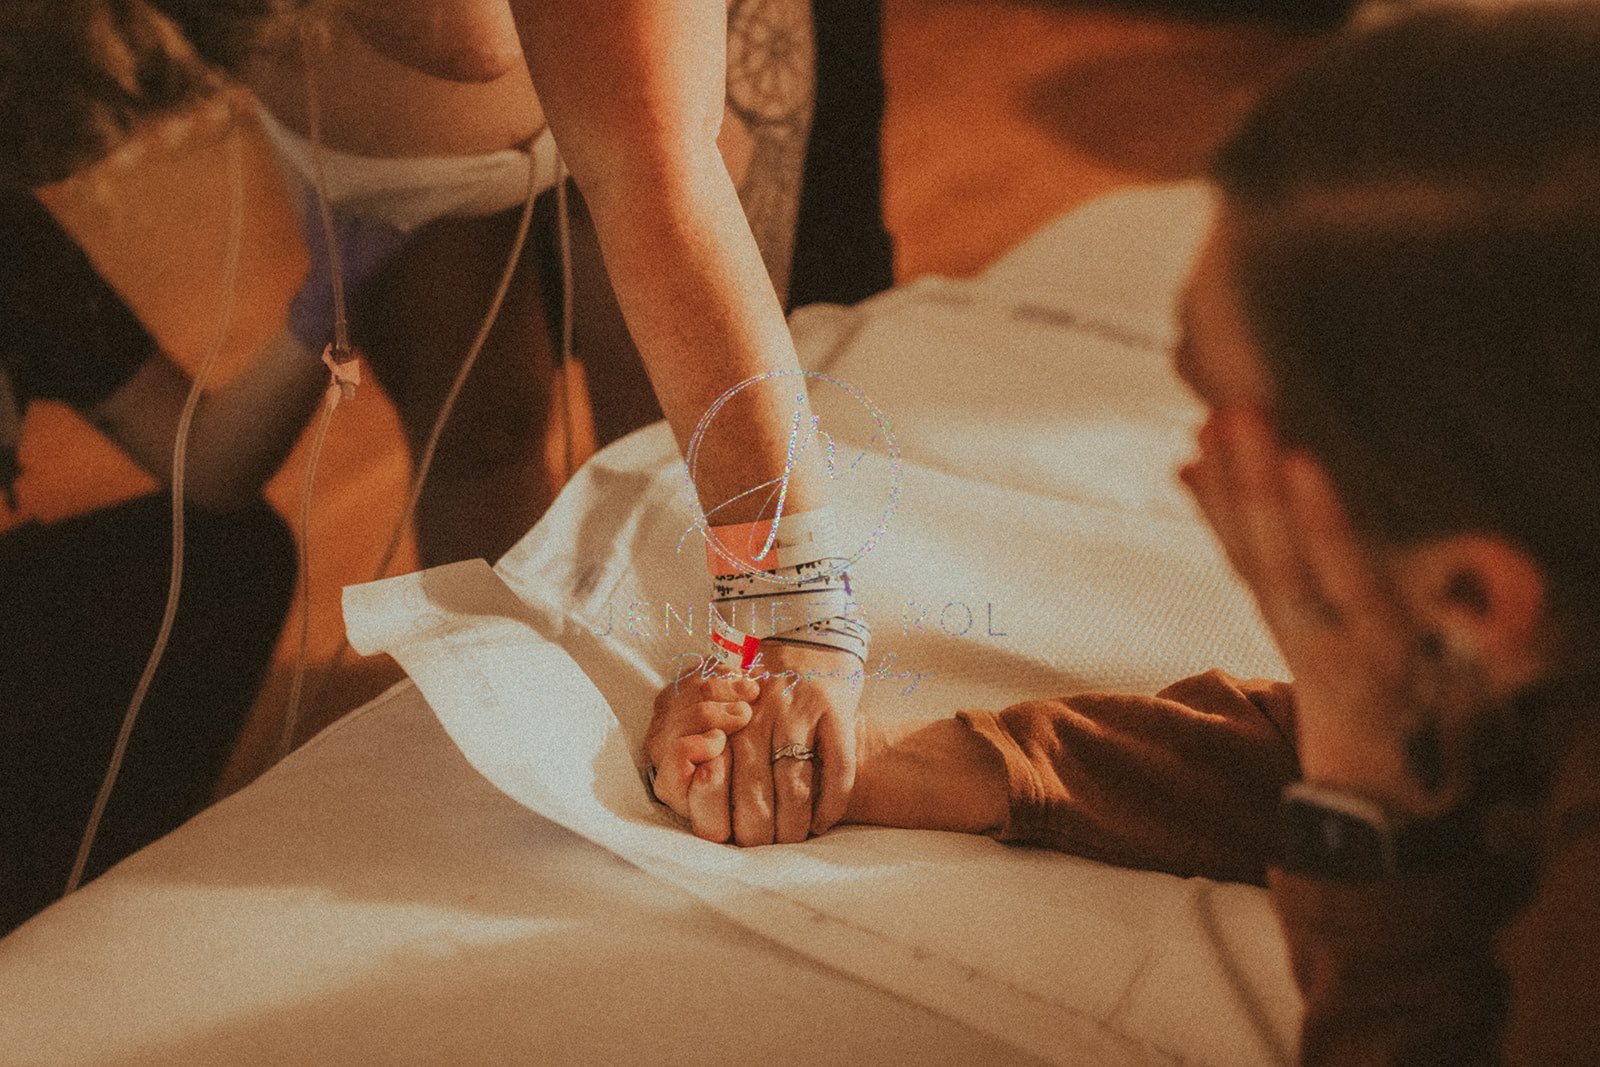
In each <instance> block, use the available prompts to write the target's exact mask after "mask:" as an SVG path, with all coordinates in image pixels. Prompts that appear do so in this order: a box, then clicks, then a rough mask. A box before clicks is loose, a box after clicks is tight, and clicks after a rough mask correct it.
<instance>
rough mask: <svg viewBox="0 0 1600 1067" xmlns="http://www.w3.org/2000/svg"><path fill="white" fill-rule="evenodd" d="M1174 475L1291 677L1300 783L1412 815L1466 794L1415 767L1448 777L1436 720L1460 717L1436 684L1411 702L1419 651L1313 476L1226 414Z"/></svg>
mask: <svg viewBox="0 0 1600 1067" xmlns="http://www.w3.org/2000/svg"><path fill="white" fill-rule="evenodd" d="M1179 476H1180V478H1181V479H1182V481H1183V482H1184V484H1185V485H1187V486H1188V487H1189V489H1190V490H1191V492H1192V493H1193V494H1194V497H1195V499H1196V501H1197V502H1198V503H1199V505H1200V509H1201V511H1202V512H1204V514H1205V517H1206V519H1207V521H1208V522H1209V523H1210V524H1211V527H1212V529H1213V530H1215V531H1216V534H1217V537H1218V538H1219V539H1220V540H1221V542H1222V546H1223V549H1224V550H1225V551H1226V553H1227V556H1228V560H1229V562H1231V563H1232V564H1233V566H1234V568H1235V569H1236V570H1237V571H1238V572H1239V574H1240V575H1241V576H1242V577H1243V578H1244V580H1245V582H1246V584H1247V585H1249V587H1250V589H1251V591H1252V592H1253V593H1254V594H1255V598H1256V603H1257V605H1258V606H1259V607H1260V609H1261V614H1262V616H1263V617H1264V618H1265V620H1266V623H1267V627H1268V629H1269V630H1271V632H1272V635H1273V637H1274V638H1275V639H1276V641H1277V644H1278V648H1279V650H1280V651H1281V652H1282V653H1283V657H1284V661H1285V662H1286V663H1288V665H1289V668H1290V670H1291V672H1292V673H1293V676H1294V682H1295V691H1296V707H1297V723H1296V732H1297V734H1298V742H1299V744H1298V748H1299V757H1300V766H1301V771H1302V774H1303V775H1304V777H1305V778H1306V780H1307V781H1314V782H1319V783H1322V784H1327V785H1332V786H1337V787H1340V788H1347V789H1350V790H1352V791H1355V792H1359V793H1363V794H1366V795H1369V796H1371V797H1372V798H1373V799H1375V800H1378V801H1380V802H1383V803H1385V804H1387V805H1389V806H1391V807H1393V808H1395V809H1397V810H1400V811H1404V812H1409V813H1413V814H1418V815H1421V814H1428V813H1432V812H1438V811H1441V810H1444V809H1446V808H1448V807H1450V806H1451V804H1453V803H1454V802H1455V800H1457V799H1459V796H1460V794H1461V792H1462V791H1463V788H1464V785H1465V783H1464V782H1463V781H1461V780H1460V777H1459V776H1453V777H1451V776H1447V777H1445V778H1436V777H1434V776H1433V775H1431V774H1430V768H1429V766H1428V764H1429V763H1430V760H1431V762H1432V763H1433V764H1434V765H1435V766H1442V767H1443V768H1449V767H1451V766H1452V764H1451V763H1450V762H1449V761H1448V760H1443V751H1444V746H1446V745H1448V744H1450V743H1451V742H1452V741H1453V740H1454V739H1456V738H1459V737H1460V736H1461V734H1462V732H1463V727H1464V723H1462V722H1461V721H1460V719H1461V716H1460V715H1459V714H1457V715H1456V716H1455V718H1454V721H1451V719H1450V718H1449V716H1450V715H1451V712H1452V711H1454V712H1457V713H1459V712H1461V711H1463V710H1465V709H1464V708H1463V707H1462V706H1461V705H1460V703H1459V702H1458V703H1457V704H1456V705H1455V706H1454V707H1452V706H1451V703H1450V702H1449V701H1447V700H1445V699H1444V693H1443V692H1442V689H1441V687H1439V686H1437V685H1436V686H1434V687H1433V688H1434V691H1433V692H1432V693H1431V694H1428V693H1425V692H1424V691H1423V690H1424V687H1423V686H1422V685H1421V684H1420V683H1419V679H1421V678H1422V677H1424V675H1425V673H1426V670H1427V668H1428V664H1427V662H1426V661H1427V660H1428V659H1429V658H1430V653H1427V652H1424V651H1423V650H1424V649H1425V648H1426V647H1427V646H1426V643H1425V642H1424V641H1421V640H1419V634H1418V628H1417V627H1416V625H1415V624H1414V622H1413V620H1412V619H1411V618H1410V617H1409V615H1408V612H1407V610H1406V607H1405V604H1404V603H1403V601H1402V599H1401V598H1400V596H1399V593H1398V590H1397V589H1396V587H1395V585H1394V583H1393V581H1392V580H1391V578H1390V576H1389V575H1388V574H1387V573H1386V572H1385V570H1384V568H1383V567H1382V566H1381V565H1380V564H1379V563H1378V561H1377V559H1376V558H1375V556H1374V554H1373V552H1372V550H1371V549H1370V548H1369V547H1368V546H1366V545H1365V544H1363V542H1362V541H1361V539H1360V538H1359V537H1358V535H1357V534H1356V532H1355V530H1354V529H1353V528H1352V526H1351V524H1350V521H1349V519H1348V517H1347V515H1346V513H1345V509H1344V506H1343V504H1342V503H1341V502H1340V500H1339V497H1338V495H1337V492H1336V491H1335V489H1334V487H1333V485H1332V483H1331V481H1330V480H1329V478H1328V476H1327V474H1326V472H1325V471H1324V470H1323V469H1322V467H1321V465H1320V464H1319V463H1318V462H1317V461H1316V460H1315V459H1313V458H1312V457H1310V456H1309V455H1306V454H1304V453H1286V452H1285V451H1284V450H1283V449H1282V448H1281V446H1280V445H1279V443H1278V442H1277V440H1276V438H1275V436H1274V434H1273V433H1272V431H1271V430H1270V429H1269V428H1268V426H1267V425H1266V423H1265V421H1264V420H1263V418H1262V417H1261V416H1260V415H1259V414H1258V413H1256V412H1253V411H1246V410H1233V411H1228V412H1222V413H1218V414H1217V415H1215V416H1213V418H1212V420H1211V421H1210V422H1208V423H1207V425H1206V426H1205V427H1204V428H1203V429H1202V430H1201V433H1200V457H1199V459H1198V460H1196V461H1195V462H1193V463H1191V464H1190V465H1189V466H1187V467H1185V468H1184V469H1183V470H1182V471H1181V472H1180V475H1179ZM1431 656H1432V658H1433V659H1435V660H1437V659H1438V650H1437V648H1434V649H1432V650H1431ZM1441 761H1442V762H1441ZM1461 765H1462V761H1457V762H1456V763H1455V764H1454V766H1456V767H1460V766H1461ZM1430 778H1434V780H1432V781H1429V780H1428V779H1430Z"/></svg>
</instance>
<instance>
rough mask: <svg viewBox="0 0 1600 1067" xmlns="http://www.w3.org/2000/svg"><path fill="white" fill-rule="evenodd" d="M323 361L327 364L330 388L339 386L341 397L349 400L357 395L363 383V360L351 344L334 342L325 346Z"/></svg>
mask: <svg viewBox="0 0 1600 1067" xmlns="http://www.w3.org/2000/svg"><path fill="white" fill-rule="evenodd" d="M322 362H323V363H324V364H326V365H327V368H328V374H329V376H330V377H331V379H332V380H331V381H330V382H329V383H328V388H329V389H330V390H332V389H333V388H334V387H338V390H339V399H340V400H349V399H351V398H352V397H354V396H355V395H356V386H358V385H360V384H361V361H360V360H359V359H357V358H356V353H355V350H354V349H352V348H350V347H349V346H344V347H335V346H334V344H333V343H332V342H329V343H328V344H327V345H324V346H323V349H322Z"/></svg>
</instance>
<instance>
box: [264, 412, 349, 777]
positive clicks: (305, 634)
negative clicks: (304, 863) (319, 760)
mask: <svg viewBox="0 0 1600 1067" xmlns="http://www.w3.org/2000/svg"><path fill="white" fill-rule="evenodd" d="M340 391H341V386H340V385H339V383H337V382H330V383H329V385H328V390H327V392H326V393H325V394H324V395H323V401H322V412H321V414H320V415H319V416H318V417H317V430H316V436H315V437H314V438H313V439H312V442H311V456H310V458H309V459H308V460H307V461H306V475H305V480H304V481H303V482H302V483H301V486H300V523H299V529H298V530H296V531H295V539H296V542H297V544H298V547H299V553H298V555H299V557H300V566H299V581H298V582H297V583H296V584H298V586H299V593H300V610H299V612H298V613H297V614H298V616H299V620H298V621H299V625H298V630H299V632H298V635H297V637H296V640H295V657H294V670H293V672H291V673H290V675H289V699H288V701H287V706H286V707H285V708H284V712H283V733H282V734H281V735H280V736H279V738H278V759H280V760H281V759H283V757H285V756H287V755H288V754H289V750H290V748H292V747H293V745H294V734H295V729H296V727H297V726H298V725H299V720H300V696H301V693H302V692H303V691H304V689H305V679H306V645H307V643H308V641H309V640H310V634H311V493H312V489H313V487H314V486H315V484H316V480H317V465H318V464H319V462H320V461H321V459H322V446H323V444H324V443H325V442H326V441H327V439H328V426H329V425H330V424H331V423H332V422H333V410H334V408H336V407H338V406H339V396H340Z"/></svg>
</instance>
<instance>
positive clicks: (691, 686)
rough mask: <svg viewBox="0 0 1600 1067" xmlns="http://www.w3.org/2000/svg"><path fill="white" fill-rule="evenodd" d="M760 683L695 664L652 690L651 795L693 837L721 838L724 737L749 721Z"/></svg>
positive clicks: (724, 829) (727, 831) (726, 828)
mask: <svg viewBox="0 0 1600 1067" xmlns="http://www.w3.org/2000/svg"><path fill="white" fill-rule="evenodd" d="M759 692H760V686H758V685H757V684H756V683H755V682H753V681H751V680H750V679H749V678H746V677H744V676H743V675H737V674H729V673H726V672H717V673H710V672H708V671H704V670H702V669H700V668H696V669H695V670H693V671H691V672H689V673H687V674H684V675H682V676H680V677H679V678H677V679H676V680H674V681H673V682H672V683H671V684H669V685H668V686H667V687H666V688H665V689H663V690H661V692H660V693H658V694H656V701H655V712H654V714H653V716H652V717H651V719H650V729H649V730H648V731H647V732H646V734H645V751H646V752H647V753H649V756H650V762H651V764H652V765H653V766H654V767H655V783H654V785H653V786H652V788H653V789H654V790H655V794H656V799H658V800H660V801H661V802H662V803H663V804H665V805H667V806H668V807H669V808H671V809H672V810H673V811H675V812H677V813H678V814H679V815H681V816H683V817H684V818H686V819H688V820H689V824H690V825H691V826H692V827H693V828H694V833H695V836H696V837H703V838H705V839H706V840H707V841H719V842H720V841H726V840H728V838H729V836H730V835H731V833H732V827H731V825H730V822H729V814H728V767H729V760H728V752H727V747H728V736H729V735H730V734H734V733H737V732H738V731H739V730H742V729H743V728H744V727H745V725H746V724H747V723H749V721H750V716H751V713H752V712H751V707H750V703H749V702H750V701H751V700H754V699H755V697H756V695H757V694H758V693H759Z"/></svg>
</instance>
